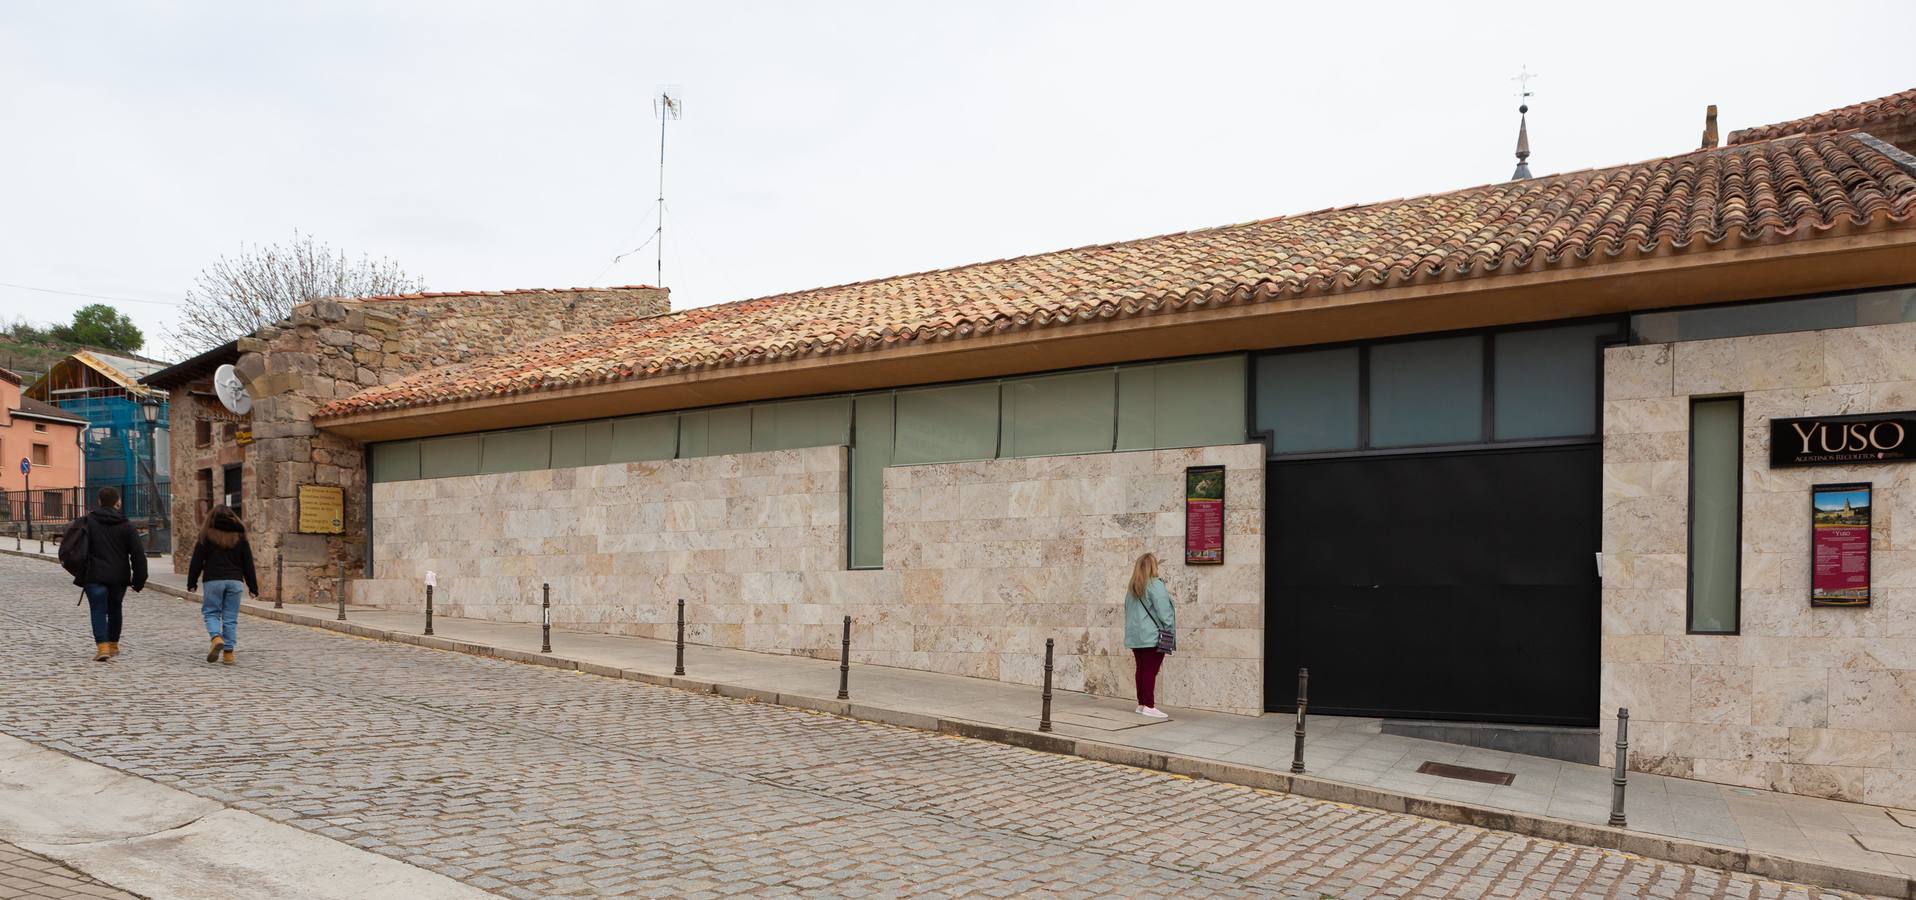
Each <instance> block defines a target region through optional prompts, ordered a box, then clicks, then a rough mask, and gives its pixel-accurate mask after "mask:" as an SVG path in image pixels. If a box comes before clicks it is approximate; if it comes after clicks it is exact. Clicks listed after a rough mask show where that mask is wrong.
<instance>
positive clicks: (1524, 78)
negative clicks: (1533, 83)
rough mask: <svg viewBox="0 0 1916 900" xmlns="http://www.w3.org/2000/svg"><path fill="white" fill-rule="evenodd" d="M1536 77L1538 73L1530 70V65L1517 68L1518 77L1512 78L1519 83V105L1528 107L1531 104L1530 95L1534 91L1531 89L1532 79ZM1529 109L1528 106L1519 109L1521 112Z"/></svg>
mask: <svg viewBox="0 0 1916 900" xmlns="http://www.w3.org/2000/svg"><path fill="white" fill-rule="evenodd" d="M1535 77H1537V73H1535V72H1532V71H1530V67H1529V66H1522V67H1520V68H1518V69H1517V75H1516V77H1514V78H1512V79H1510V80H1511V81H1514V82H1516V83H1517V104H1518V105H1519V106H1523V107H1528V106H1529V105H1530V95H1531V93H1533V92H1532V91H1531V90H1530V79H1532V78H1535ZM1529 111H1530V110H1529V109H1527V108H1526V109H1522V110H1519V112H1529Z"/></svg>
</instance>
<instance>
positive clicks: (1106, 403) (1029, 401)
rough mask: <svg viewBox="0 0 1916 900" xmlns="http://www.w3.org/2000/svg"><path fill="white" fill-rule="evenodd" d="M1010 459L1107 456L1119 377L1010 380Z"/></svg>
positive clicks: (1102, 372)
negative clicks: (1070, 454) (1080, 455)
mask: <svg viewBox="0 0 1916 900" xmlns="http://www.w3.org/2000/svg"><path fill="white" fill-rule="evenodd" d="M1003 390H1004V395H1003V397H1004V409H1003V428H1004V455H1005V456H1057V455H1060V454H1066V453H1103V452H1107V451H1109V450H1110V449H1111V443H1112V440H1113V434H1114V431H1115V429H1116V425H1117V423H1116V419H1115V416H1116V403H1117V372H1116V371H1115V370H1112V369H1097V370H1093V371H1089V372H1070V373H1067V374H1063V375H1047V376H1043V377H1040V378H1018V379H1013V380H1010V381H1006V382H1005V383H1004V386H1003Z"/></svg>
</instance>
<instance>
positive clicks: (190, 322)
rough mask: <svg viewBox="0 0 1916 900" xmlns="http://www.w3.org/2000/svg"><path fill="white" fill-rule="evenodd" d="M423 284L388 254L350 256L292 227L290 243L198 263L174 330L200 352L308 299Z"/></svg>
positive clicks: (176, 338)
mask: <svg viewBox="0 0 1916 900" xmlns="http://www.w3.org/2000/svg"><path fill="white" fill-rule="evenodd" d="M424 287H425V282H424V281H422V280H421V279H420V278H419V277H418V276H415V275H412V274H409V273H407V272H406V271H405V270H404V269H401V268H400V267H399V263H397V262H394V261H393V260H391V259H387V258H385V257H381V258H379V259H373V258H372V257H369V256H365V255H361V256H360V257H359V258H358V259H351V258H349V257H347V256H346V252H345V251H343V250H334V249H333V248H332V247H329V246H327V245H325V244H322V243H318V242H317V241H314V240H313V238H312V236H311V235H306V234H300V233H299V232H298V231H297V230H295V231H294V232H293V239H292V240H291V241H289V242H287V243H285V244H267V245H265V246H253V247H247V248H245V249H243V250H242V251H241V252H240V253H239V255H238V256H234V257H225V256H222V257H220V259H219V261H218V262H216V263H214V264H212V265H210V266H207V267H206V268H204V269H201V270H200V274H199V278H198V280H197V281H196V282H195V283H194V286H193V288H192V289H191V290H189V291H187V292H186V302H185V304H184V305H183V306H182V307H181V308H180V315H179V319H178V321H177V322H176V323H175V324H174V326H173V328H172V329H170V332H169V335H170V337H171V338H172V339H173V342H174V343H175V344H176V345H178V346H179V347H180V348H181V349H182V350H185V351H187V352H189V353H192V352H199V351H201V350H207V349H211V348H213V347H217V346H219V345H221V344H224V343H226V342H227V341H230V340H232V339H234V338H237V337H242V336H244V335H248V334H252V333H253V332H255V331H258V330H259V329H260V328H261V327H263V326H266V325H271V324H273V323H274V322H277V321H279V320H281V319H284V318H286V316H287V315H288V314H289V313H291V312H292V309H293V307H294V306H296V305H298V304H301V303H305V302H307V301H310V300H318V299H321V298H324V297H366V296H372V295H375V294H405V293H411V292H414V291H418V290H421V289H423V288H424Z"/></svg>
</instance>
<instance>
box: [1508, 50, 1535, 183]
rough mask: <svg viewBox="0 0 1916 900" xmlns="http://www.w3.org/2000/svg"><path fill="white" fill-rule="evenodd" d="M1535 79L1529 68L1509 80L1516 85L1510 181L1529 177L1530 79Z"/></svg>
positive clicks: (1523, 69) (1525, 67) (1518, 71)
mask: <svg viewBox="0 0 1916 900" xmlns="http://www.w3.org/2000/svg"><path fill="white" fill-rule="evenodd" d="M1535 77H1537V74H1536V73H1535V72H1532V71H1530V67H1529V66H1524V67H1522V68H1519V69H1518V70H1517V77H1515V78H1512V79H1510V80H1511V81H1514V82H1516V83H1517V170H1516V171H1515V172H1512V173H1510V180H1511V181H1523V180H1524V179H1527V178H1529V177H1530V122H1529V115H1530V94H1531V90H1530V79H1532V78H1535Z"/></svg>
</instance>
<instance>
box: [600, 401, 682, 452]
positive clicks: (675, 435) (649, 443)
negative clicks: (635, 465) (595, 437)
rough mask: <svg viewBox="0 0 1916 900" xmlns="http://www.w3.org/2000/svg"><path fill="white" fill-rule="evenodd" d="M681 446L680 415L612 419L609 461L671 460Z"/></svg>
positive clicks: (667, 414)
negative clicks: (679, 445)
mask: <svg viewBox="0 0 1916 900" xmlns="http://www.w3.org/2000/svg"><path fill="white" fill-rule="evenodd" d="M678 444H679V420H678V416H675V415H672V414H671V413H666V414H665V415H662V416H635V417H633V418H630V419H613V420H612V445H611V449H610V451H609V456H608V459H607V460H606V461H607V462H636V461H639V460H648V459H671V458H672V455H673V454H674V453H675V452H677V450H678Z"/></svg>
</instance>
